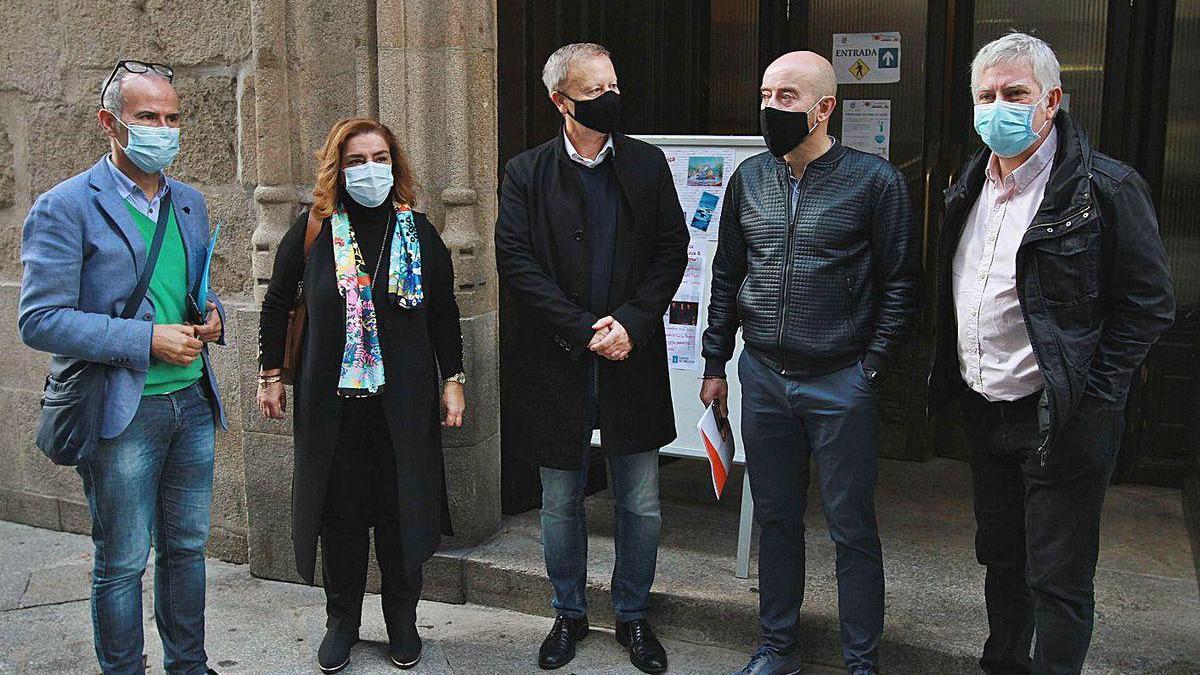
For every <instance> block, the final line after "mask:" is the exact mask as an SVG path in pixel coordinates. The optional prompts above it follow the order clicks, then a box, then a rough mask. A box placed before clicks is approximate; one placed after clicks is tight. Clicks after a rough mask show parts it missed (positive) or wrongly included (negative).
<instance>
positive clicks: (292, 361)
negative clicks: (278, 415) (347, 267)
mask: <svg viewBox="0 0 1200 675" xmlns="http://www.w3.org/2000/svg"><path fill="white" fill-rule="evenodd" d="M322 222H324V221H323V219H321V218H318V217H317V216H316V214H315V213H313V212H312V210H311V209H310V210H309V212H308V226H307V227H305V228H304V265H305V266H306V267H307V266H308V257H309V256H310V255H311V254H312V247H313V244H315V243H316V241H317V235H319V234H320V233H321V223H322ZM300 279H301V281H300V286H299V289H298V290H297V292H296V304H294V305H292V310H291V311H290V312H288V325H287V341H286V342H285V343H284V347H283V368H282V369H280V373H279V375H280V379H281V380H282V381H283V383H284V384H295V382H296V366H297V365H298V364H299V361H300V343H301V341H303V340H304V324H305V321H306V319H308V309H307V308H306V307H305V305H304V276H303V275H301V277H300Z"/></svg>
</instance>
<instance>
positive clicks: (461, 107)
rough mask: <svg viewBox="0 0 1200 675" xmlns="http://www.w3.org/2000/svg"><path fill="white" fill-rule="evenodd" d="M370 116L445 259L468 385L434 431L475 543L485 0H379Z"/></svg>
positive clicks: (484, 528)
mask: <svg viewBox="0 0 1200 675" xmlns="http://www.w3.org/2000/svg"><path fill="white" fill-rule="evenodd" d="M376 21H377V26H378V64H379V79H378V81H379V117H380V119H381V120H382V121H383V122H384V123H385V124H387V125H388V126H390V127H392V129H393V130H395V131H396V132H397V134H399V135H400V136H401V142H402V143H403V144H404V146H405V148H406V150H407V152H408V154H409V161H410V162H411V163H412V166H413V170H414V172H415V173H416V178H417V181H418V183H419V184H420V191H419V193H418V194H419V197H418V200H419V201H418V204H417V208H418V209H420V210H422V211H426V212H427V213H428V214H429V216H430V218H431V219H432V220H433V222H434V223H435V224H437V225H438V227H439V228H440V229H441V231H442V238H443V239H444V240H445V242H446V245H447V246H448V247H449V248H450V251H451V254H452V255H453V258H454V270H455V276H456V279H455V286H456V288H455V290H456V293H457V296H458V302H459V306H460V307H461V309H462V332H463V338H464V343H465V349H466V364H467V365H466V368H467V378H468V384H467V387H466V392H467V414H466V417H465V418H464V425H463V428H462V429H461V430H450V431H448V432H447V433H446V434H445V435H444V439H443V442H444V447H445V455H446V474H447V483H448V488H449V497H450V511H451V519H452V522H453V524H454V528H455V537H454V538H453V539H451V540H449V541H447V546H463V545H469V544H474V543H478V542H479V541H482V540H483V539H485V538H486V537H488V536H489V535H490V534H492V533H493V532H494V531H495V530H496V528H497V526H498V525H499V522H500V434H499V429H500V415H499V413H500V410H499V391H498V384H497V381H498V357H497V340H496V325H497V321H496V266H495V257H494V252H493V250H492V249H493V247H492V228H493V226H494V224H495V219H496V199H495V194H496V161H497V160H496V112H495V111H496V97H495V86H496V33H495V31H496V21H495V8H494V3H493V1H492V0H447V1H445V2H429V1H428V0H379V2H378V5H377V14H376Z"/></svg>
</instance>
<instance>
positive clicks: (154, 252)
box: [121, 194, 171, 319]
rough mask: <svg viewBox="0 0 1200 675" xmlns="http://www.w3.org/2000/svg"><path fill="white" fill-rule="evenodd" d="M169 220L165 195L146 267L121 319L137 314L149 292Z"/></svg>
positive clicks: (160, 205)
mask: <svg viewBox="0 0 1200 675" xmlns="http://www.w3.org/2000/svg"><path fill="white" fill-rule="evenodd" d="M170 219H171V195H170V194H167V195H166V196H164V197H163V199H162V202H161V203H160V204H159V209H158V224H157V225H155V227H154V239H153V240H152V241H151V242H150V250H149V251H148V252H147V253H146V266H145V267H143V268H142V275H141V276H140V277H138V282H137V286H135V287H134V289H133V294H132V295H130V296H129V299H128V300H126V301H125V309H124V311H122V312H121V318H122V319H132V318H133V315H134V314H137V311H138V307H140V306H141V304H142V299H143V298H145V297H146V292H147V291H148V290H150V277H153V276H154V267H155V266H156V265H157V264H158V254H159V253H160V252H162V245H163V239H165V238H166V235H167V223H168V222H169V221H170Z"/></svg>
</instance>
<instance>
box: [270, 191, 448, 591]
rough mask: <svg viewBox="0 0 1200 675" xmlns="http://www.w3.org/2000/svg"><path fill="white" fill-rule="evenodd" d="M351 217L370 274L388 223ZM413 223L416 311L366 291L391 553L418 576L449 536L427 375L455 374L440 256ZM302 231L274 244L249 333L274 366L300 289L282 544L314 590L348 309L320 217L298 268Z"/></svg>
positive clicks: (300, 226) (432, 385)
mask: <svg viewBox="0 0 1200 675" xmlns="http://www.w3.org/2000/svg"><path fill="white" fill-rule="evenodd" d="M350 215H351V226H352V227H354V228H355V236H356V238H357V239H358V241H360V242H361V243H362V246H361V250H362V254H363V257H364V262H365V263H366V264H367V265H368V267H369V268H370V269H371V270H372V271H374V265H373V263H374V262H375V261H376V260H378V255H379V253H378V251H379V247H380V246H382V245H383V243H384V239H383V238H382V237H384V236H385V234H386V232H387V229H385V228H383V227H381V226H380V224H381V223H383V222H386V220H385V218H384V217H383V215H386V214H383V215H381V214H373V215H372V214H364V213H361V212H359V213H358V216H357V222H356V216H355V212H354V211H351V214H350ZM364 216H365V217H364ZM413 222H414V224H415V225H416V226H417V234H418V237H419V240H420V246H421V263H422V273H423V282H424V284H423V285H424V290H425V304H424V305H423V306H422V307H418V308H416V309H401V308H399V307H397V306H396V305H395V304H393V303H390V302H388V301H387V300H386V297H385V296H384V293H385V292H386V288H385V287H384V285H383V282H382V280H380V281H379V282H378V283H377V285H376V286H375V297H376V298H377V300H376V302H375V310H376V318H377V325H378V327H379V342H380V347H381V349H382V351H383V365H384V371H385V374H386V378H387V381H386V383H385V384H384V385H383V387H382V388H381V389H380V390H379V394H378V397H379V401H380V404H381V409H382V411H383V416H384V419H383V420H380V422H381V423H383V424H386V427H387V429H388V432H389V436H390V438H391V441H392V448H393V452H394V454H395V457H396V481H397V486H398V495H399V500H400V503H399V504H398V505H397V506H398V513H399V517H400V530H401V532H402V537H403V544H402V547H401V548H402V551H403V554H402V556H403V560H404V566H405V569H406V570H407V571H409V572H415V570H417V569H419V568H420V566H421V564H422V563H423V562H424V561H425V560H427V559H428V558H429V556H431V555H433V552H434V551H435V550H436V549H437V546H438V543H439V542H440V536H441V534H443V533H445V532H449V531H450V530H451V528H450V522H449V518H448V510H447V503H446V496H445V484H444V474H443V462H442V448H441V428H440V426H439V421H440V414H439V407H440V405H439V392H440V390H441V387H440V386H439V385H440V383H439V382H438V379H437V376H438V372H439V371H440V372H441V374H442V376H443V377H445V376H448V375H453V374H455V373H458V372H461V371H462V369H463V356H462V335H461V333H460V331H459V323H458V322H459V314H458V304H457V302H456V301H455V299H454V270H453V267H452V263H451V259H450V252H449V251H448V250H447V249H446V245H445V244H444V243H443V242H442V239H441V237H440V236H439V235H438V233H437V230H435V229H434V228H433V225H432V224H431V223H430V222H429V219H428V218H426V217H425V215H424V214H421V213H414V214H413ZM307 223H308V214H307V213H302V214H300V216H299V217H298V218H297V219H296V223H295V224H294V225H293V226H292V228H291V230H289V231H288V233H287V234H286V235H284V237H283V241H282V242H281V243H280V248H279V251H278V253H277V255H276V257H275V270H274V272H273V274H272V276H271V285H270V288H269V289H268V290H267V295H266V298H265V300H264V301H263V309H262V315H261V319H260V327H259V334H260V339H261V340H262V345H261V349H262V363H263V365H264V366H265V367H267V368H271V367H276V366H278V365H279V364H280V363H281V362H282V357H283V348H284V336H285V334H286V330H287V316H288V311H289V310H290V309H291V307H292V303H293V300H294V299H295V297H296V291H297V289H298V287H299V284H300V280H301V279H303V280H304V282H303V283H304V302H305V307H306V308H307V310H308V320H307V324H306V326H305V333H304V340H303V343H302V346H301V349H300V354H299V359H298V365H297V372H296V382H295V387H294V389H293V398H294V405H293V406H292V415H293V417H292V419H293V429H294V432H295V436H294V443H295V463H294V466H293V472H294V473H293V489H292V541H293V544H294V546H295V553H296V569H297V570H298V571H299V572H300V575H301V576H303V577H304V578H305V579H306V580H308V581H312V580H313V572H314V568H315V563H316V548H317V537H318V534H319V532H320V527H321V520H322V513H323V508H324V504H325V488H326V486H327V484H328V482H329V467H330V464H331V460H332V458H333V453H334V452H335V448H336V445H337V440H338V438H339V437H340V435H339V430H340V424H341V409H342V402H343V401H344V400H345V399H343V398H341V397H340V396H338V395H337V382H338V375H339V372H340V369H341V360H342V350H343V349H344V347H345V339H346V331H345V316H346V309H345V300H344V299H343V298H342V297H341V294H340V293H339V292H338V289H337V278H336V273H335V269H334V261H333V239H332V233H331V231H330V229H331V228H330V221H329V219H328V218H327V219H325V222H323V223H322V225H321V232H320V234H319V235H318V236H317V239H316V242H315V243H314V244H313V249H312V253H311V255H310V257H309V260H308V263H307V264H305V263H304V230H305V227H306V226H307ZM372 224H374V226H372ZM372 242H373V243H372ZM386 254H387V253H386V250H385V255H386ZM381 276H383V275H381Z"/></svg>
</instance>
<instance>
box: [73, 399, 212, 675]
mask: <svg viewBox="0 0 1200 675" xmlns="http://www.w3.org/2000/svg"><path fill="white" fill-rule="evenodd" d="M206 386H207V385H206V384H204V383H203V381H201V382H199V383H197V384H194V385H192V386H190V387H187V388H185V389H181V390H179V391H177V392H174V393H171V394H161V395H157V396H143V397H142V401H141V403H140V404H139V405H138V410H137V413H136V414H135V415H134V417H133V421H132V422H130V423H129V426H128V427H126V429H125V430H124V431H122V432H121V433H120V435H118V436H117V437H116V438H112V439H107V440H103V441H101V443H100V444H99V447H98V448H97V449H96V452H95V454H93V455H92V457H91V458H90V459H89V460H88V461H87V463H85V464H82V465H80V466H79V467H78V471H79V475H80V476H81V477H82V478H83V489H84V492H85V493H86V494H87V499H88V507H89V508H90V509H91V514H92V541H93V542H94V543H95V546H96V555H95V567H94V569H93V571H92V628H93V631H94V635H93V638H94V640H95V644H96V658H97V659H99V661H100V668H101V669H102V670H103V672H104V673H105V675H126V674H129V673H141V672H143V671H142V646H143V637H142V575H143V574H144V573H145V571H146V560H147V557H148V556H149V554H150V544H151V541H153V543H154V551H155V558H154V564H155V571H154V615H155V619H156V621H157V623H158V633H159V635H160V636H161V637H162V641H163V654H164V664H163V665H164V667H165V669H166V672H167V673H171V674H176V673H178V674H180V675H185V674H187V675H190V674H192V673H204V672H205V671H206V669H207V665H206V664H207V661H208V657H207V655H206V654H205V653H204V547H205V544H206V543H207V542H208V528H209V503H210V502H211V500H212V478H213V450H214V448H213V444H214V440H215V438H214V427H213V408H212V404H211V402H210V401H209V397H210V394H209V393H208V390H207V389H206V388H205V387H206Z"/></svg>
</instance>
